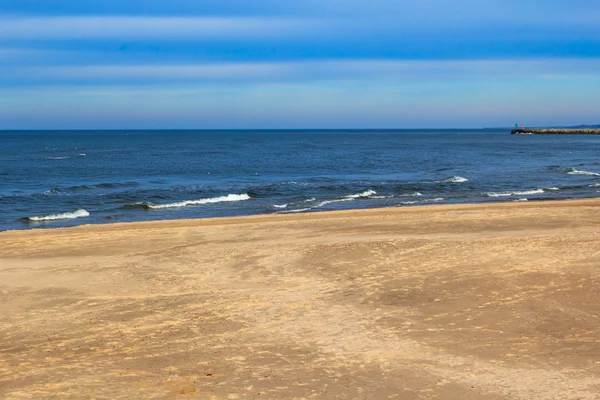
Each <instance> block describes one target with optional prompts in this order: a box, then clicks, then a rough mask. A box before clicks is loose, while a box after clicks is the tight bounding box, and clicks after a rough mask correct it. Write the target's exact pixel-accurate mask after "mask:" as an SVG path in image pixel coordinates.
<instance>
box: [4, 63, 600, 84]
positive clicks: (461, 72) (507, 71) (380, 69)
mask: <svg viewBox="0 0 600 400" xmlns="http://www.w3.org/2000/svg"><path fill="white" fill-rule="evenodd" d="M599 71H600V59H560V58H557V59H532V60H466V61H465V60H378V59H374V60H318V61H294V62H269V63H261V62H255V63H251V62H244V63H196V64H144V65H87V66H48V67H25V68H23V67H12V68H11V67H5V68H0V72H1V74H0V75H1V76H5V77H10V79H11V80H14V79H21V80H22V81H23V82H26V81H27V80H31V81H33V82H37V81H39V80H40V79H41V80H43V81H44V82H48V81H50V82H51V81H59V82H88V83H94V82H99V83H100V84H103V83H106V81H107V80H110V81H113V82H121V83H122V82H131V81H144V82H147V83H151V82H152V81H156V82H164V81H179V82H181V81H213V80H215V81H238V82H239V81H248V82H259V81H263V82H264V81H269V82H299V81H300V82H306V81H317V82H318V81H343V80H366V81H381V80H387V81H390V82H407V81H408V82H415V81H438V80H442V81H443V80H446V79H465V80H471V81H473V80H481V79H502V78H525V77H532V76H534V77H540V78H546V79H558V78H561V77H572V76H579V77H582V76H594V77H599V76H600V72H599ZM2 80H3V79H2V78H0V82H2Z"/></svg>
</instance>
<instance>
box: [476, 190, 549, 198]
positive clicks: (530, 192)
mask: <svg viewBox="0 0 600 400" xmlns="http://www.w3.org/2000/svg"><path fill="white" fill-rule="evenodd" d="M542 193H544V189H535V190H526V191H523V192H491V193H486V194H485V196H486V197H508V196H527V195H531V194H542Z"/></svg>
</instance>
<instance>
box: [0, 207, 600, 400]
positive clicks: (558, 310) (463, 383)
mask: <svg viewBox="0 0 600 400" xmlns="http://www.w3.org/2000/svg"><path fill="white" fill-rule="evenodd" d="M599 316H600V201H597V200H589V201H563V202H538V203H502V204H491V205H457V206H428V207H413V208H393V209H377V210H359V211H341V212H327V213H310V214H302V215H270V216H256V217H243V218H230V219H211V220H185V221H162V222H149V223H132V224H112V225H95V226H80V227H75V228H68V229H53V230H30V231H12V232H3V233H0V398H2V399H90V398H95V399H171V398H181V399H187V398H193V399H246V398H251V399H254V398H267V399H270V398H273V399H293V398H297V399H301V398H306V399H310V398H315V399H330V398H332V399H333V398H339V399H388V398H390V399H527V400H535V399H598V398H600V318H599Z"/></svg>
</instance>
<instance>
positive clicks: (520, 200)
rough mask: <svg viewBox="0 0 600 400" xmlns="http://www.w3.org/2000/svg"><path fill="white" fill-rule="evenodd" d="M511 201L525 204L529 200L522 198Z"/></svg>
mask: <svg viewBox="0 0 600 400" xmlns="http://www.w3.org/2000/svg"><path fill="white" fill-rule="evenodd" d="M513 201H515V202H525V201H529V199H528V198H527V197H524V198H522V199H516V200H513Z"/></svg>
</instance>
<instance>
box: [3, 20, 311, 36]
mask: <svg viewBox="0 0 600 400" xmlns="http://www.w3.org/2000/svg"><path fill="white" fill-rule="evenodd" d="M319 25H320V24H319V22H318V21H314V20H304V19H295V18H259V17H145V16H144V17H141V16H108V17H104V16H102V17H100V16H68V17H67V16H62V17H8V16H0V40H3V39H4V40H6V39H28V40H52V39H111V38H113V39H123V38H128V39H140V38H161V39H173V38H219V37H220V38H223V37H225V38H227V37H232V38H237V37H243V38H252V37H255V38H260V37H271V36H273V35H278V36H289V35H296V34H302V33H304V32H306V31H307V30H309V31H310V30H311V29H315V28H316V27H317V26H319Z"/></svg>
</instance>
